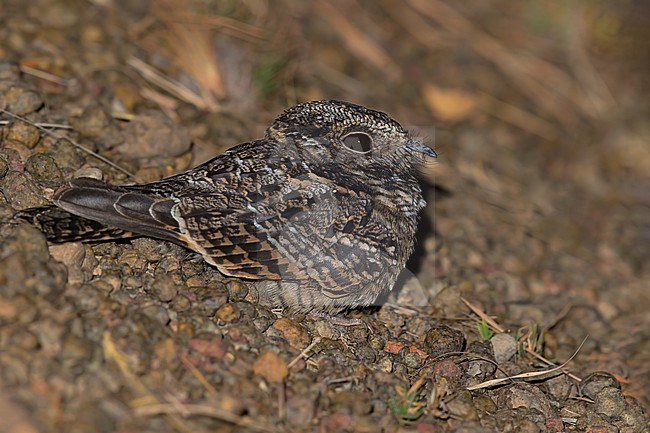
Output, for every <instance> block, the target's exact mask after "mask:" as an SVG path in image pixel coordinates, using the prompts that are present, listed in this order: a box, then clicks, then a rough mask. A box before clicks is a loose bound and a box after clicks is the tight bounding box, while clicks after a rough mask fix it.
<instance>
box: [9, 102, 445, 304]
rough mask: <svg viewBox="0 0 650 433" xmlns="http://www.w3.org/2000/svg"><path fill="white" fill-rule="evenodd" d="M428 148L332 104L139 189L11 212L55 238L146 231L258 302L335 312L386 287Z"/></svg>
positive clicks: (87, 187) (310, 106)
mask: <svg viewBox="0 0 650 433" xmlns="http://www.w3.org/2000/svg"><path fill="white" fill-rule="evenodd" d="M426 157H436V153H435V152H434V151H433V150H432V149H430V148H429V147H427V146H425V145H423V144H422V143H421V142H420V141H418V140H417V139H414V138H412V137H411V136H410V135H409V133H408V132H407V131H405V130H404V128H402V126H400V124H399V123H397V122H396V121H395V120H393V119H391V118H390V117H388V116H387V115H386V114H384V113H381V112H378V111H374V110H370V109H368V108H365V107H361V106H358V105H354V104H351V103H347V102H340V101H331V100H326V101H315V102H308V103H303V104H300V105H297V106H295V107H292V108H289V109H287V110H286V111H285V112H284V113H282V114H281V115H280V116H279V117H278V118H277V119H276V120H275V121H274V122H273V124H272V125H271V127H270V128H269V129H268V130H267V131H266V135H265V137H264V138H263V139H261V140H256V141H251V142H249V143H244V144H241V145H238V146H236V147H233V148H231V149H229V150H228V151H226V152H225V153H224V154H222V155H220V156H217V157H216V158H214V159H212V160H210V161H208V162H206V163H204V164H202V165H200V166H198V167H196V168H194V169H192V170H190V171H187V172H185V173H182V174H179V175H176V176H172V177H169V178H166V179H163V180H161V181H159V182H154V183H149V184H146V185H131V186H115V185H108V184H106V183H103V182H101V181H99V180H95V179H90V178H79V179H74V180H71V181H70V182H69V183H68V184H67V185H65V186H63V187H62V188H61V189H59V190H58V191H57V192H56V193H55V195H54V198H53V202H54V204H55V206H46V207H41V208H35V209H29V210H27V211H24V212H22V213H21V214H20V215H19V217H20V218H22V219H28V220H30V221H31V222H32V223H35V224H36V225H37V226H39V227H40V228H41V230H42V231H43V232H44V233H45V234H46V236H47V237H48V239H49V240H50V241H53V242H67V241H79V240H81V241H89V240H98V239H107V238H113V239H115V238H123V237H132V236H150V237H154V238H158V239H163V240H167V241H171V242H175V243H178V244H180V245H183V246H185V247H187V248H189V249H191V250H193V251H196V252H198V253H200V254H201V255H202V256H203V258H204V259H205V260H206V261H207V262H208V263H210V264H211V265H214V266H215V267H216V268H217V269H218V270H219V271H221V272H222V273H223V274H225V275H228V276H232V277H237V278H244V279H252V280H262V281H263V283H262V285H261V287H264V290H262V291H263V292H264V293H261V295H262V297H263V299H265V300H266V302H268V303H270V304H272V305H275V306H282V307H291V308H292V309H294V310H297V311H303V312H307V311H312V310H313V311H315V312H325V313H330V314H331V313H336V312H339V311H341V310H343V309H346V308H353V307H361V306H367V305H370V304H371V303H372V302H373V301H375V299H376V298H377V297H378V296H379V295H381V294H384V293H386V292H387V291H389V290H390V289H391V288H392V287H393V284H394V283H395V281H396V279H397V276H398V274H399V273H400V271H401V270H402V269H403V267H404V265H405V262H406V260H407V259H408V257H409V256H410V254H411V253H412V251H413V243H414V236H415V232H416V226H417V220H418V213H419V211H420V210H421V209H422V208H423V207H424V206H425V202H424V200H423V198H422V192H421V189H420V186H419V184H418V182H417V180H416V178H415V173H416V171H417V168H418V166H419V165H420V164H421V163H422V162H423V161H424V160H425V158H426Z"/></svg>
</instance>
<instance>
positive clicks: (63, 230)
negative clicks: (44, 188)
mask: <svg viewBox="0 0 650 433" xmlns="http://www.w3.org/2000/svg"><path fill="white" fill-rule="evenodd" d="M52 201H53V202H54V204H55V205H56V206H43V207H38V208H32V209H27V210H24V211H22V212H19V213H18V214H17V215H16V216H14V219H19V220H23V221H28V222H30V223H32V224H34V225H36V226H37V227H39V228H40V229H41V231H43V232H44V233H45V235H46V236H47V238H48V240H50V241H52V242H70V241H97V240H105V239H120V238H126V237H133V236H150V237H154V238H158V239H164V240H168V241H172V242H177V243H179V242H180V237H181V232H180V230H179V226H178V222H177V221H176V220H175V219H174V217H173V215H172V209H173V206H174V204H175V202H174V201H173V200H172V199H170V198H164V197H161V196H159V195H157V194H153V193H151V192H149V191H147V190H145V189H143V188H142V187H138V186H131V187H129V186H115V185H108V184H106V183H104V182H101V181H99V180H96V179H90V178H80V179H74V180H71V181H70V182H68V183H67V184H66V185H64V186H63V187H61V188H59V190H58V191H57V192H56V193H55V194H54V197H53V198H52Z"/></svg>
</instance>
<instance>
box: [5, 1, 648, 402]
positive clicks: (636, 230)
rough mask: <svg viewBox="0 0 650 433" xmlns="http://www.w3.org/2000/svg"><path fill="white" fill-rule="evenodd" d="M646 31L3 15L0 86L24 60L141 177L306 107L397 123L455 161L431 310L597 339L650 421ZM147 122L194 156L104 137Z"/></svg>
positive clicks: (374, 8)
mask: <svg viewBox="0 0 650 433" xmlns="http://www.w3.org/2000/svg"><path fill="white" fill-rule="evenodd" d="M648 16H650V2H647V1H643V0H636V1H635V0H622V1H613V0H589V1H587V0H585V1H577V0H576V1H570V2H567V1H559V0H557V1H554V0H552V1H537V0H522V1H517V2H513V1H510V0H489V1H486V0H471V1H463V2H453V1H448V0H405V1H399V2H397V1H388V0H379V1H361V0H347V1H343V0H315V1H297V0H296V1H293V0H281V1H273V2H272V1H262V0H242V1H227V0H223V1H208V0H204V1H198V0H197V1H190V0H163V1H142V0H135V1H117V0H116V1H111V0H65V1H64V0H34V1H30V2H24V1H18V0H3V1H2V2H0V41H2V43H1V44H0V59H2V61H3V63H2V64H3V65H4V66H3V70H0V74H10V73H13V72H9V71H10V70H13V69H11V68H13V67H14V66H15V65H17V67H18V69H19V72H20V74H21V76H22V77H23V80H24V81H25V82H27V83H28V84H29V86H31V88H33V89H35V91H38V92H39V94H41V95H45V96H44V100H45V101H46V107H47V108H48V109H50V111H49V112H48V115H47V116H46V117H47V119H48V120H49V121H52V122H54V121H57V119H60V120H61V121H62V122H63V123H66V122H67V120H68V119H72V120H70V121H71V122H72V124H73V126H74V128H75V130H76V132H78V133H79V134H80V137H81V138H82V139H84V140H85V142H89V143H91V145H92V146H94V149H95V150H98V151H100V152H101V153H102V155H105V156H106V157H109V158H110V159H111V160H112V161H114V162H116V163H118V164H120V165H123V166H125V167H127V168H128V169H129V170H131V171H132V172H134V173H135V174H136V177H137V178H138V179H139V180H153V179H158V178H160V177H162V176H165V175H169V174H172V173H174V172H177V171H179V170H183V169H186V168H188V167H190V166H192V165H195V164H196V163H199V162H202V161H205V160H207V159H208V158H211V157H213V156H214V155H216V154H217V153H219V152H220V151H222V150H224V149H225V148H228V147H231V146H232V145H234V144H237V143H240V142H244V141H248V140H251V139H254V138H259V137H261V136H262V135H263V133H264V129H265V127H266V126H267V125H269V123H270V122H271V121H272V119H273V118H274V117H275V116H276V115H277V114H279V113H280V112H281V111H282V110H283V109H284V108H286V107H288V106H290V105H293V104H295V103H297V102H302V101H307V100H314V99H342V100H347V101H351V102H354V103H358V104H362V105H365V106H368V107H371V108H374V109H378V110H381V111H385V112H387V113H389V114H390V115H391V116H392V117H393V118H395V119H397V120H398V121H400V122H401V123H402V124H403V125H405V126H407V127H408V128H409V129H411V130H412V131H413V132H414V133H416V134H418V135H420V136H422V137H423V138H424V139H425V140H426V141H427V143H429V144H430V145H431V146H432V147H434V148H435V149H436V151H437V152H438V154H439V158H438V161H437V162H436V163H435V164H434V165H430V166H427V167H426V168H425V169H424V172H423V177H424V182H425V183H426V184H427V185H428V187H427V200H428V202H429V203H430V205H429V207H428V208H427V211H426V215H425V218H424V220H423V225H424V228H423V231H422V233H423V235H422V238H421V239H420V244H419V246H418V248H419V253H418V256H417V258H416V261H417V263H414V264H413V272H415V273H416V274H417V276H418V278H419V280H420V282H421V284H422V286H423V287H424V288H425V291H426V292H427V294H428V296H429V298H430V299H429V303H430V306H431V307H432V308H433V309H434V310H435V313H436V314H439V315H441V316H455V315H462V314H466V310H465V307H464V306H463V305H462V304H461V303H460V302H458V300H459V299H460V297H461V296H462V297H465V298H468V299H471V300H472V302H474V303H476V304H477V305H481V307H482V308H483V309H484V310H485V311H487V312H488V313H489V314H490V315H494V316H495V317H498V319H499V320H500V321H501V323H505V324H508V325H510V326H512V327H513V329H514V328H516V327H517V326H524V325H526V324H530V323H536V324H539V326H540V327H541V328H543V329H545V330H546V342H545V344H546V346H545V347H546V348H545V350H546V356H548V357H550V358H552V359H560V360H566V359H568V358H569V357H570V356H571V354H572V353H573V351H574V350H575V349H576V348H577V346H578V345H579V344H580V342H581V341H582V339H583V338H584V337H585V336H586V335H589V336H590V338H589V340H588V341H587V343H586V345H585V347H584V348H583V349H582V352H581V354H580V355H579V356H578V357H577V359H576V360H575V361H574V362H575V363H577V367H576V368H577V370H578V371H582V370H581V369H584V370H589V371H594V370H600V369H602V370H607V371H610V372H612V373H613V374H615V375H616V377H617V378H618V379H619V380H620V381H622V382H624V383H625V391H626V393H627V394H628V395H631V396H634V397H636V398H638V399H640V401H642V402H644V404H646V405H647V404H648V403H649V402H650V395H649V394H648V389H650V367H648V366H650V343H649V341H650V314H649V313H648V312H649V311H650V122H649V119H650V117H649V114H650V103H649V101H650V99H649V98H648V81H649V80H650V74H649V73H648V72H649V67H650V30H649V29H650V27H648ZM7 65H12V66H11V68H10V67H9V66H7ZM3 97H4V98H5V101H7V100H9V99H8V98H10V97H11V96H7V93H5V95H4V96H3ZM14 107H15V104H14ZM151 112H160V113H164V115H165V118H166V120H165V122H169V123H171V124H174V125H177V127H178V128H183V133H182V134H185V135H187V136H188V137H189V138H190V140H191V142H192V143H193V145H192V146H191V147H189V144H188V146H187V147H182V148H180V149H179V150H178V151H176V150H175V151H173V152H172V151H170V152H167V151H166V150H165V148H164V143H162V144H159V145H158V146H162V147H159V148H156V147H154V149H153V150H151V149H150V150H149V151H148V153H147V152H144V153H143V152H140V151H138V150H137V148H138V145H139V144H138V143H139V140H141V139H142V140H143V141H147V139H146V138H142V137H141V135H142V134H138V133H133V132H132V133H131V135H130V136H129V135H128V134H127V137H131V140H127V143H126V144H125V143H123V142H122V138H119V137H118V138H116V139H115V140H113V141H112V137H113V136H112V135H111V134H109V133H108V132H106V131H112V130H113V129H114V130H116V131H117V132H116V134H118V135H119V134H121V133H122V132H120V131H121V130H122V129H124V128H125V126H124V125H125V124H126V123H128V121H129V120H132V119H134V118H136V117H137V116H141V115H146V114H147V113H151ZM100 113H104V114H105V115H106V117H102V116H101V115H100ZM163 123H164V122H163ZM165 124H166V123H165ZM111 128H112V129H111ZM99 129H101V130H102V132H101V133H96V131H97V130H99ZM127 129H128V128H127ZM93 134H95V135H93ZM143 134H144V133H143ZM92 143H94V144H92ZM188 143H189V141H188ZM107 178H108V180H110V181H124V180H125V177H124V176H123V175H122V174H120V173H119V172H113V173H110V174H107ZM434 233H435V234H436V236H433V234H434Z"/></svg>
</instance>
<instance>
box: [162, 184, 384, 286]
mask: <svg viewBox="0 0 650 433" xmlns="http://www.w3.org/2000/svg"><path fill="white" fill-rule="evenodd" d="M253 184H254V185H255V188H253V190H251V191H247V190H246V189H245V188H239V189H237V190H231V189H230V190H229V189H227V188H224V189H221V190H217V191H212V193H210V194H200V195H197V194H190V195H183V197H180V198H179V203H178V205H177V207H175V209H174V210H173V211H172V212H173V214H174V217H175V218H176V219H177V220H178V221H179V223H180V231H181V233H182V234H183V237H184V239H185V240H186V242H188V243H189V244H190V245H191V248H192V249H194V250H196V251H200V252H201V253H202V254H203V256H204V257H205V259H206V260H207V261H208V262H210V263H212V264H214V265H215V266H217V268H218V269H219V270H221V271H222V272H223V273H225V274H227V275H232V276H236V277H244V278H252V279H271V280H285V281H298V282H300V281H306V280H311V281H315V282H316V283H317V284H318V286H319V288H320V289H321V290H322V291H323V293H324V294H325V295H327V296H329V297H331V298H340V297H344V296H349V295H350V294H351V293H354V292H357V291H361V290H363V288H364V286H365V285H366V284H368V283H370V282H373V281H375V280H376V279H377V278H378V277H379V276H380V275H381V274H382V273H383V272H386V269H384V268H385V266H384V265H385V264H386V260H387V257H386V256H387V255H389V256H390V254H391V252H390V249H391V248H393V244H394V243H395V242H396V240H395V239H394V237H393V236H392V235H391V233H389V232H388V230H387V229H386V227H385V226H382V225H381V224H380V223H379V222H378V221H377V220H376V219H375V218H373V217H372V214H373V204H372V203H373V201H372V200H371V199H370V198H369V197H366V198H360V197H358V196H356V197H352V195H353V194H355V193H353V192H352V191H347V190H346V191H343V190H340V189H336V188H335V187H334V186H332V185H331V182H328V181H326V180H324V179H322V178H318V177H317V176H315V175H313V174H303V175H301V176H298V177H288V178H284V179H282V180H280V179H275V180H274V181H273V182H271V183H267V182H264V181H256V182H254V183H253ZM224 185H231V184H230V183H229V182H225V183H224ZM388 259H390V258H388Z"/></svg>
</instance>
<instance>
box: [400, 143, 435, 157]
mask: <svg viewBox="0 0 650 433" xmlns="http://www.w3.org/2000/svg"><path fill="white" fill-rule="evenodd" d="M406 148H407V149H409V150H410V151H411V152H415V153H419V154H421V155H423V156H426V157H428V158H437V157H438V154H437V153H436V151H435V150H433V149H431V148H430V147H429V146H427V145H426V144H423V143H421V142H419V141H411V142H410V143H409V144H407V145H406Z"/></svg>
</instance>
